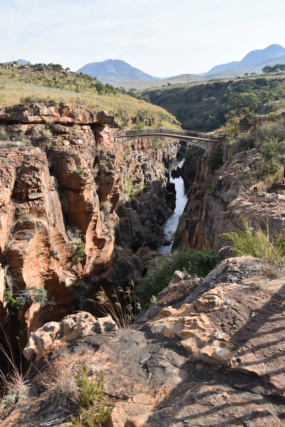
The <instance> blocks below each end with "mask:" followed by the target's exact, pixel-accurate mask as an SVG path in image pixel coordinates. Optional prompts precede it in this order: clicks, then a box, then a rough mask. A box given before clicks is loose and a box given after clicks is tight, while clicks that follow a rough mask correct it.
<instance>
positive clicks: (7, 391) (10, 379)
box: [0, 324, 30, 419]
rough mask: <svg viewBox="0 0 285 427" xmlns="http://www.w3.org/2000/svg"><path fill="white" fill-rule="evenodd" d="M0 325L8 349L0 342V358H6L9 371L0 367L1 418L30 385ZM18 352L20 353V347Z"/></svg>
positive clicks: (10, 409) (8, 412)
mask: <svg viewBox="0 0 285 427" xmlns="http://www.w3.org/2000/svg"><path fill="white" fill-rule="evenodd" d="M0 327H1V329H2V332H3V335H4V337H5V339H6V343H7V346H8V349H9V350H8V351H7V350H6V349H5V348H4V346H3V345H2V344H0V354H1V355H2V356H1V358H2V359H3V357H4V359H6V362H7V364H8V367H9V371H8V372H7V373H4V372H3V371H2V370H1V369H0V381H1V383H0V390H1V394H2V396H3V397H2V399H1V400H0V417H1V418H2V419H3V418H6V417H7V416H8V415H9V414H10V412H11V411H12V410H13V409H14V407H15V405H16V404H17V403H18V402H19V401H20V400H21V399H24V398H26V397H27V396H28V395H29V391H30V386H29V384H28V383H27V382H26V381H25V380H24V377H23V373H22V363H21V361H20V366H19V367H18V366H17V364H16V362H15V360H14V358H13V351H12V348H11V345H10V342H9V339H8V337H7V335H6V333H5V330H4V328H3V326H2V324H0ZM19 353H20V355H21V350H20V348H19Z"/></svg>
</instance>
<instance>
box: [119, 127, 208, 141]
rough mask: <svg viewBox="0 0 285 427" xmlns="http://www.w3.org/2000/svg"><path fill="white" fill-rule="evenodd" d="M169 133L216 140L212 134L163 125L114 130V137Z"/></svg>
mask: <svg viewBox="0 0 285 427" xmlns="http://www.w3.org/2000/svg"><path fill="white" fill-rule="evenodd" d="M154 133H155V134H160V133H161V134H169V135H181V136H193V137H195V136H197V137H201V138H206V137H207V138H208V139H212V140H213V141H215V140H216V138H213V137H212V136H209V135H207V134H206V133H204V132H198V131H193V130H183V129H169V128H163V127H151V128H144V129H130V130H125V131H115V132H114V134H113V135H114V137H115V138H118V137H120V138H123V137H125V136H126V137H128V136H139V135H148V134H154Z"/></svg>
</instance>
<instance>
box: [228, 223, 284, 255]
mask: <svg viewBox="0 0 285 427" xmlns="http://www.w3.org/2000/svg"><path fill="white" fill-rule="evenodd" d="M243 227H244V231H240V232H239V233H237V232H234V231H233V232H230V233H223V234H221V237H223V238H224V239H226V240H228V241H229V242H230V243H231V246H230V248H231V250H232V252H233V254H234V255H235V256H242V255H250V256H253V257H256V258H261V259H265V260H267V261H269V262H274V263H279V262H282V261H284V255H285V232H284V230H282V231H281V232H280V233H279V235H278V236H277V237H276V238H275V240H274V239H273V238H272V237H271V236H270V233H269V228H268V226H267V232H266V233H265V232H264V231H262V229H261V227H260V226H259V225H258V226H255V228H254V229H253V228H251V227H250V226H249V224H248V222H247V221H245V220H244V221H243Z"/></svg>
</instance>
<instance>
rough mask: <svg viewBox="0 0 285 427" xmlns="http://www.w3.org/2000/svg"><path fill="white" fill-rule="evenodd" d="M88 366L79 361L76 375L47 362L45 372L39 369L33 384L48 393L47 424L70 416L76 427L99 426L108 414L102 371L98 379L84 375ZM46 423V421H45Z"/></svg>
mask: <svg viewBox="0 0 285 427" xmlns="http://www.w3.org/2000/svg"><path fill="white" fill-rule="evenodd" d="M87 373H88V367H87V365H85V364H84V365H83V366H82V368H81V369H80V370H79V372H78V373H77V375H76V374H75V375H72V374H70V373H69V372H66V371H64V370H59V369H58V368H54V367H53V365H52V364H50V363H49V369H48V372H47V373H45V372H44V373H41V374H40V376H39V380H38V381H37V385H38V387H39V388H40V390H41V391H43V392H47V393H48V395H49V399H48V402H49V403H50V404H49V406H48V407H47V408H46V411H47V418H48V419H47V424H46V425H54V421H55V420H56V421H57V423H59V422H61V421H64V420H66V419H67V418H69V417H70V418H71V421H72V424H73V425H75V426H77V427H94V426H100V425H101V423H102V422H104V421H105V420H106V418H107V417H108V416H109V409H108V407H107V406H106V404H105V401H104V395H103V391H102V385H103V380H104V375H103V374H102V375H101V376H100V378H99V380H98V381H92V380H90V379H89V378H88V375H87ZM48 423H49V424H48Z"/></svg>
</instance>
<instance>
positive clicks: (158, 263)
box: [138, 249, 218, 307]
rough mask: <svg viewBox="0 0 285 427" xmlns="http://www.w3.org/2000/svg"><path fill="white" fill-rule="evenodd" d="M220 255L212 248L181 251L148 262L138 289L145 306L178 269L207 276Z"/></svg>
mask: <svg viewBox="0 0 285 427" xmlns="http://www.w3.org/2000/svg"><path fill="white" fill-rule="evenodd" d="M217 262H218V256H217V254H216V253H215V252H214V251H212V250H209V249H207V250H203V251H198V250H196V249H194V250H191V251H179V252H173V253H172V254H166V255H162V256H159V257H157V258H155V259H153V260H151V261H150V262H149V264H148V268H147V274H146V277H145V278H144V279H143V282H142V284H141V286H140V289H139V291H138V298H139V300H140V302H141V304H142V306H143V307H145V306H147V305H148V304H149V303H150V301H151V299H152V297H153V296H156V295H158V294H159V292H161V291H162V290H163V289H164V288H166V287H167V286H168V283H169V282H170V280H171V278H172V276H173V273H174V272H175V271H176V270H180V271H185V272H188V273H190V274H191V275H193V276H198V277H205V276H206V275H207V274H208V273H209V272H210V271H211V270H212V269H213V268H214V267H215V265H216V264H217Z"/></svg>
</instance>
